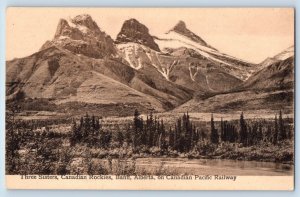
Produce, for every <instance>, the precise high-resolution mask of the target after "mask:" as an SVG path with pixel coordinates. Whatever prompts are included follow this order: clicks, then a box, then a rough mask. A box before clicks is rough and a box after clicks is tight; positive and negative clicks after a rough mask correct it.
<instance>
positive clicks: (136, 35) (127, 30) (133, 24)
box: [116, 19, 160, 51]
mask: <svg viewBox="0 0 300 197" xmlns="http://www.w3.org/2000/svg"><path fill="white" fill-rule="evenodd" d="M116 42H117V43H126V42H135V43H139V44H142V45H145V46H147V47H149V48H151V49H153V50H155V51H160V50H159V47H158V45H157V44H156V43H155V42H154V39H153V37H152V36H151V35H150V34H149V30H148V28H147V27H146V26H145V25H143V24H141V23H140V22H139V21H137V20H136V19H130V20H127V21H125V22H124V24H123V26H122V29H121V31H120V33H119V34H118V36H117V39H116Z"/></svg>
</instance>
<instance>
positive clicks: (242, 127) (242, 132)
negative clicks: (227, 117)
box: [240, 112, 248, 146]
mask: <svg viewBox="0 0 300 197" xmlns="http://www.w3.org/2000/svg"><path fill="white" fill-rule="evenodd" d="M247 137H248V131H247V124H246V121H245V120H244V114H243V112H242V113H241V117H240V142H241V143H242V144H243V145H244V146H247V145H248V139H247Z"/></svg>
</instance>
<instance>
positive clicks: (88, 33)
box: [41, 14, 116, 58]
mask: <svg viewBox="0 0 300 197" xmlns="http://www.w3.org/2000/svg"><path fill="white" fill-rule="evenodd" d="M51 46H58V47H62V48H64V49H67V50H69V51H71V52H73V53H76V54H82V55H85V56H88V57H93V58H103V57H106V56H110V55H114V54H115V53H116V49H115V46H114V44H113V40H112V39H111V37H110V36H108V35H107V34H106V33H105V32H102V31H101V30H100V28H99V27H98V25H97V23H96V22H95V21H94V20H93V19H92V17H91V16H90V15H88V14H82V15H77V16H75V17H74V18H70V19H69V20H66V19H60V20H59V22H58V25H57V29H56V32H55V36H54V39H53V40H51V41H47V42H46V43H45V44H44V45H43V46H42V48H41V50H42V49H45V48H48V47H51Z"/></svg>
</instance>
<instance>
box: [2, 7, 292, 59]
mask: <svg viewBox="0 0 300 197" xmlns="http://www.w3.org/2000/svg"><path fill="white" fill-rule="evenodd" d="M78 14H89V15H91V16H92V18H93V19H94V20H95V21H96V22H97V24H98V26H99V27H100V29H101V30H102V31H105V32H106V33H107V34H109V35H110V36H111V37H112V38H113V39H115V38H116V35H117V34H118V33H119V31H120V29H121V27H122V24H123V22H124V20H127V19H130V18H136V19H137V20H139V21H140V22H141V23H143V24H145V25H146V26H147V27H148V28H149V30H150V33H151V34H152V35H159V34H162V33H165V32H167V31H168V30H169V29H171V28H172V27H173V26H174V25H175V24H176V23H177V22H178V21H179V20H183V21H184V22H185V23H186V25H187V28H189V29H190V30H191V31H193V32H194V33H196V34H197V35H199V36H200V37H202V38H203V39H204V40H205V41H206V42H207V43H208V44H209V45H211V46H213V47H215V48H217V49H218V50H219V51H221V52H223V53H227V54H229V55H232V56H235V57H238V58H241V59H244V60H247V61H250V62H253V63H259V62H261V61H263V60H264V59H265V58H266V57H272V56H274V55H276V54H277V53H279V52H281V51H282V50H284V49H286V48H288V47H289V46H291V45H293V44H294V13H293V9H287V8H285V9H278V8H276V9H275V8H273V9H270V8H268V9H266V8H239V9H237V8H230V9H229V8H194V9H187V8H185V9H179V8H172V9H164V8H163V9H161V8H160V9H158V8H146V9H141V8H127V9H125V8H119V9H118V8H115V9H111V8H110V9H109V8H9V9H7V15H6V16H7V39H6V44H7V50H6V58H7V60H10V59H13V58H16V57H25V56H28V55H31V54H32V53H34V52H37V51H38V50H39V48H40V47H41V46H42V45H43V43H45V42H46V40H51V39H52V38H53V37H54V34H55V30H56V27H57V24H58V21H59V19H60V18H69V17H74V16H76V15H78Z"/></svg>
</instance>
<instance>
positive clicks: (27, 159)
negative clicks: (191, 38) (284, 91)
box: [6, 110, 293, 174]
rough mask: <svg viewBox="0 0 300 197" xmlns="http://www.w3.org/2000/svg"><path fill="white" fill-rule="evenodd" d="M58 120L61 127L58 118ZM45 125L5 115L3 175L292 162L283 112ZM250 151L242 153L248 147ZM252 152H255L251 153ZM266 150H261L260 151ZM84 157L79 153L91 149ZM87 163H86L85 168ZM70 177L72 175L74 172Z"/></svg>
mask: <svg viewBox="0 0 300 197" xmlns="http://www.w3.org/2000/svg"><path fill="white" fill-rule="evenodd" d="M58 122H61V123H65V121H63V120H58ZM53 123H54V122H53V121H52V120H51V121H50V120H49V121H41V122H38V121H21V120H16V119H15V116H14V114H7V117H6V172H7V173H8V174H28V173H29V174H61V173H67V172H71V171H72V170H71V169H73V168H74V169H75V170H76V169H77V168H76V167H74V166H73V167H72V165H71V163H72V161H73V160H72V158H75V157H87V155H92V156H91V157H87V158H86V159H88V160H91V158H99V159H103V158H111V157H113V158H119V159H120V158H130V157H133V156H134V155H135V156H137V157H149V156H154V157H156V156H163V155H165V156H169V157H177V156H183V157H188V158H203V157H204V158H214V157H219V158H225V159H240V160H262V161H264V160H266V161H278V162H282V161H292V160H293V133H292V131H293V125H292V124H290V122H289V120H288V119H283V117H282V112H281V111H280V112H279V115H278V116H277V115H275V117H274V119H273V120H265V119H259V120H249V119H248V120H246V119H245V118H244V114H243V113H242V114H241V116H240V119H239V120H231V121H227V120H223V119H222V118H221V119H220V121H215V119H214V117H213V115H212V116H211V121H208V122H201V124H200V123H199V122H198V123H197V122H192V121H191V118H190V115H189V114H188V113H185V114H183V115H182V116H181V117H179V118H178V119H177V120H176V121H175V122H173V123H169V124H167V123H165V122H164V121H163V119H160V118H158V117H156V116H154V115H153V114H152V113H150V114H148V115H147V116H146V118H145V119H143V118H142V116H141V115H140V114H139V112H138V111H137V110H136V111H135V113H134V117H133V119H132V120H131V121H130V122H129V123H127V124H126V125H123V127H122V126H121V125H118V124H117V123H116V125H114V126H115V129H114V130H112V129H109V128H105V126H104V125H103V124H102V120H101V118H99V117H97V116H94V115H92V116H91V115H89V114H86V115H85V116H83V117H81V118H80V119H79V120H77V121H76V120H75V119H74V120H73V123H72V124H71V131H70V130H69V129H67V130H66V131H62V128H59V129H58V130H55V129H57V128H55V129H53V128H52V127H51V125H52V124H53ZM248 147H249V148H250V149H247V148H248ZM252 149H253V150H254V151H253V152H251V151H252ZM265 149H267V150H266V152H264V151H263V150H265ZM91 150H93V151H92V152H93V153H85V152H82V151H91ZM88 163H89V162H87V165H88ZM74 173H76V172H75V171H74Z"/></svg>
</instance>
